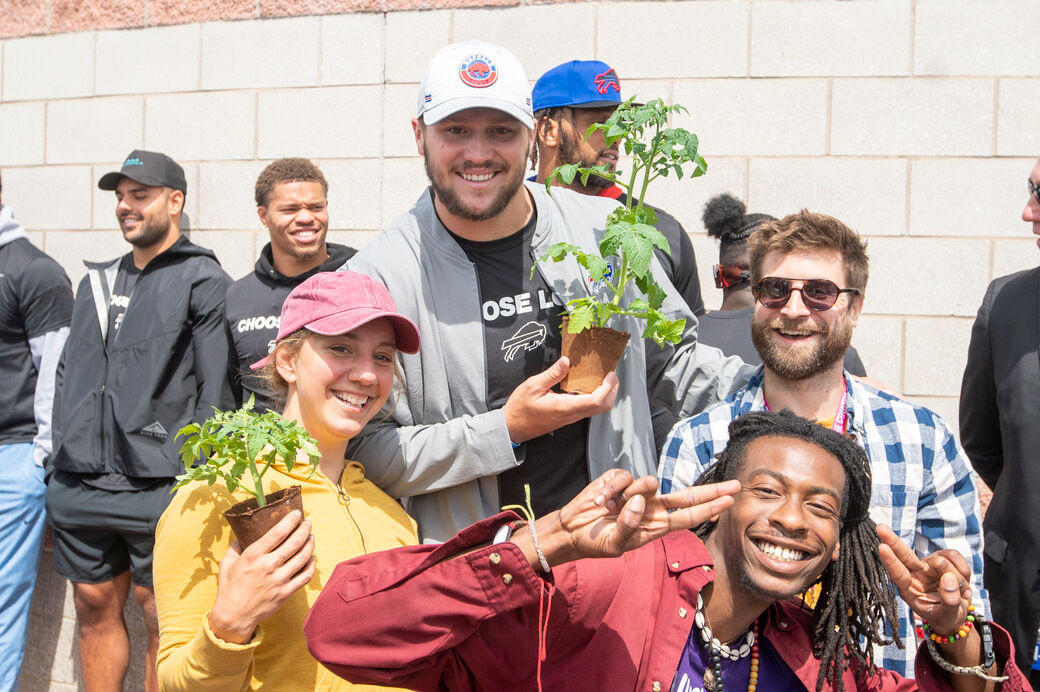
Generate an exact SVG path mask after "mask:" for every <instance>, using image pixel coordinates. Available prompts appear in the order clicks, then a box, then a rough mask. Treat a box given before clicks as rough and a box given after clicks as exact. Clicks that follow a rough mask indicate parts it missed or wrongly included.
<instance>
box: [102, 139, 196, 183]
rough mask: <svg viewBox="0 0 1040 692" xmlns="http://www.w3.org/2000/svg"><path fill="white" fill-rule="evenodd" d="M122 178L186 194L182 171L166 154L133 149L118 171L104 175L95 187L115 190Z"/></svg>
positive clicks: (185, 181)
mask: <svg viewBox="0 0 1040 692" xmlns="http://www.w3.org/2000/svg"><path fill="white" fill-rule="evenodd" d="M123 178H130V180H136V181H137V182H139V183H141V184H143V185H150V186H152V187H160V186H161V187H172V188H173V189H174V190H180V191H181V192H183V193H184V194H187V193H188V182H187V180H185V178H184V169H183V168H181V166H180V164H179V163H177V162H176V161H174V160H173V159H171V158H170V157H169V156H167V155H166V154H160V153H159V152H156V151H144V150H142V149H134V150H133V151H131V152H130V155H129V156H127V157H126V161H123V167H122V168H120V169H119V170H118V171H112V172H111V173H105V174H104V175H103V176H101V180H99V181H98V184H97V186H98V187H99V188H101V189H102V190H115V189H116V187H117V186H118V185H119V181H120V180H122V179H123Z"/></svg>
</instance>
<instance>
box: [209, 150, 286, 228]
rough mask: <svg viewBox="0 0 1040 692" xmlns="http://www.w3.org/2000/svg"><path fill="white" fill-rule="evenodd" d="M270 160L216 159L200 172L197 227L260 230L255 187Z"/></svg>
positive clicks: (261, 226) (261, 225)
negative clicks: (219, 160) (218, 160)
mask: <svg viewBox="0 0 1040 692" xmlns="http://www.w3.org/2000/svg"><path fill="white" fill-rule="evenodd" d="M268 163H269V161H248V162H246V161H241V162H239V161H234V162H226V163H225V162H220V163H217V162H214V163H207V164H204V165H202V166H201V169H200V171H199V187H198V190H199V193H198V198H199V217H198V228H200V229H204V230H218V229H230V230H257V231H263V230H264V227H263V224H261V223H260V219H259V218H257V215H256V201H255V200H254V199H253V188H254V186H255V185H256V177H257V176H258V175H260V171H262V170H264V167H265V166H266V165H267V164H268Z"/></svg>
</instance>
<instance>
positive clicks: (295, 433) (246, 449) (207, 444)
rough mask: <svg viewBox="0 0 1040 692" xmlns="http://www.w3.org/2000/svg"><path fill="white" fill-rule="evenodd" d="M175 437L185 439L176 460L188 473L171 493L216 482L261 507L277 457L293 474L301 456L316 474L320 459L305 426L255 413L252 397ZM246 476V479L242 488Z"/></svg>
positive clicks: (278, 417) (276, 415)
mask: <svg viewBox="0 0 1040 692" xmlns="http://www.w3.org/2000/svg"><path fill="white" fill-rule="evenodd" d="M177 436H178V437H181V436H183V437H184V438H185V440H184V442H183V443H182V444H181V451H180V454H181V461H182V462H184V469H185V471H186V473H184V474H182V475H180V476H177V483H176V484H175V485H174V486H173V490H176V489H177V488H180V487H181V486H183V485H186V484H188V483H191V482H193V481H205V482H206V483H207V484H209V485H211V486H212V485H213V484H214V483H216V482H217V479H218V478H219V479H223V481H224V484H225V485H227V489H228V490H229V491H231V492H234V491H235V490H236V489H237V488H242V490H245V491H246V492H247V493H249V494H250V495H252V496H253V497H255V498H256V502H257V506H259V507H263V506H265V505H266V504H267V501H266V500H265V498H264V489H263V483H262V481H263V477H264V474H265V473H267V470H268V469H269V468H271V464H273V463H274V462H275V460H276V459H278V458H279V457H281V459H282V461H283V462H284V463H285V466H286V468H288V469H289V470H290V471H291V470H292V468H293V466H294V465H295V464H296V457H297V454H298V453H299V452H300V451H302V452H303V453H304V454H306V455H307V457H308V458H309V461H310V466H311V469H310V472H311V473H314V470H315V469H317V468H318V461H319V459H320V458H321V455H320V454H319V452H318V444H317V442H315V441H314V438H312V437H311V436H310V435H309V434H307V431H306V430H305V429H304V428H303V426H301V425H299V424H298V423H297V422H296V421H293V420H288V419H286V418H283V417H282V416H281V415H280V414H278V413H277V412H275V411H264V412H263V413H257V412H256V411H254V410H253V396H252V395H250V397H249V401H247V402H246V403H245V404H244V405H243V406H242V408H240V409H238V410H235V411H220V410H217V409H214V413H213V416H211V417H210V418H208V419H206V420H205V421H204V422H203V423H202V424H201V425H200V424H198V423H191V424H190V425H186V426H184V427H183V428H181V429H180V431H179V432H178V433H177ZM258 462H259V463H258ZM247 470H248V471H249V476H250V478H249V481H248V482H245V483H243V482H242V477H243V476H244V475H245V472H246V471H247ZM250 482H251V485H252V487H250ZM171 492H172V491H171Z"/></svg>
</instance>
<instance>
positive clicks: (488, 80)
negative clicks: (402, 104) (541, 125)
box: [418, 41, 534, 130]
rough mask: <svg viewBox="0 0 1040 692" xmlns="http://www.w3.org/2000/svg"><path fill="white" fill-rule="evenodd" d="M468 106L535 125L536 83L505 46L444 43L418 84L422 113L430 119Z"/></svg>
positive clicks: (480, 42)
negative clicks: (533, 95) (533, 89)
mask: <svg viewBox="0 0 1040 692" xmlns="http://www.w3.org/2000/svg"><path fill="white" fill-rule="evenodd" d="M467 108H494V109H495V110H499V111H502V112H504V113H508V114H509V115H511V116H513V117H514V118H516V119H517V120H519V121H520V122H521V123H523V124H524V127H526V128H527V129H529V130H533V129H534V118H533V116H532V111H531V85H530V82H528V81H527V75H526V74H525V73H524V68H523V67H522V66H521V65H520V61H519V60H517V59H516V56H515V55H513V54H512V53H510V52H509V51H508V50H507V49H505V48H503V47H502V46H496V45H494V44H492V43H485V42H484V41H463V42H461V43H452V44H449V45H447V46H445V47H444V48H441V49H440V50H439V51H437V53H436V54H434V56H433V58H431V59H430V64H429V66H428V67H427V68H426V74H425V75H423V79H422V84H420V85H419V115H418V117H420V118H422V119H423V122H425V123H426V124H427V125H433V124H434V123H437V122H440V121H441V120H443V119H444V118H447V117H448V116H449V115H454V114H455V113H458V112H459V111H462V110H466V109H467Z"/></svg>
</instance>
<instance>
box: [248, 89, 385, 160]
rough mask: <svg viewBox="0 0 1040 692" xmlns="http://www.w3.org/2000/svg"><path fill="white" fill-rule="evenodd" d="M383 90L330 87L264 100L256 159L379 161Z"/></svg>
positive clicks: (272, 93) (263, 97)
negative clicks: (310, 158)
mask: <svg viewBox="0 0 1040 692" xmlns="http://www.w3.org/2000/svg"><path fill="white" fill-rule="evenodd" d="M382 104H383V99H382V87H378V86H357V87H326V88H323V89H305V90H293V91H270V92H263V93H261V94H260V106H259V108H260V125H259V132H258V135H257V156H258V157H260V158H271V159H274V158H278V157H281V156H307V157H314V158H317V157H321V158H354V157H363V156H372V157H378V156H379V154H380V151H381V147H382V143H381V142H380V139H381V138H380V136H379V131H380V125H381V124H382V122H383V113H382V111H383V105H382Z"/></svg>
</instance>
